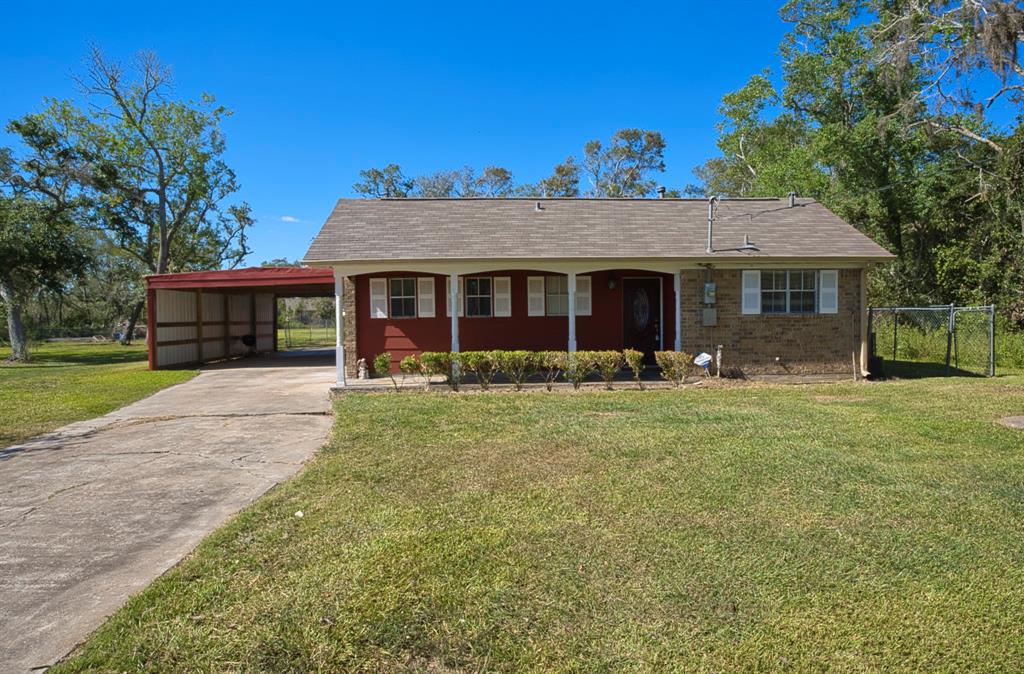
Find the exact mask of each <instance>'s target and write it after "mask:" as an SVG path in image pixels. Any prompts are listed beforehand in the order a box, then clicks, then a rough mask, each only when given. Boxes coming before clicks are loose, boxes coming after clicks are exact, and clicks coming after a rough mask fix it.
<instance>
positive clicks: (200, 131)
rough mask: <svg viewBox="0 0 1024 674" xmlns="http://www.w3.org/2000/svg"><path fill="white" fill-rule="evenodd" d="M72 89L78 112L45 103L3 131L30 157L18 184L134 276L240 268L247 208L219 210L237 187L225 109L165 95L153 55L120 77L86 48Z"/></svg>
mask: <svg viewBox="0 0 1024 674" xmlns="http://www.w3.org/2000/svg"><path fill="white" fill-rule="evenodd" d="M79 84H80V85H81V87H82V90H83V92H84V93H85V95H86V97H87V98H88V99H89V102H90V107H89V108H87V109H86V110H81V109H79V108H77V107H76V106H75V105H74V104H73V103H71V102H69V101H57V100H50V101H48V104H47V106H46V108H45V109H44V110H43V111H42V112H39V113H34V114H30V115H26V116H25V117H23V118H22V119H19V120H15V121H13V122H11V124H10V125H9V130H10V131H12V132H14V133H16V134H18V135H19V136H20V137H21V140H22V141H23V142H24V143H25V145H26V146H27V148H28V150H29V153H28V156H27V157H25V158H24V160H23V161H22V162H21V171H22V173H23V175H24V176H25V178H24V180H23V186H24V187H26V188H28V189H31V190H33V191H35V192H36V193H38V194H45V195H46V196H47V197H48V198H50V199H51V200H53V201H54V202H55V203H57V204H58V206H59V207H60V208H66V209H72V210H75V211H76V212H77V213H78V214H79V215H78V217H79V219H80V220H82V221H84V222H87V223H88V224H89V225H90V226H91V227H93V228H94V229H95V230H96V231H97V232H98V233H100V235H101V236H103V237H104V238H105V239H106V240H107V241H108V242H109V243H110V244H111V245H112V246H113V247H115V248H117V249H119V250H120V251H122V252H123V254H124V255H125V256H127V257H128V258H131V259H132V260H133V261H134V262H135V263H136V264H137V265H138V268H139V270H140V273H157V274H160V273H165V272H168V271H176V270H192V269H213V268H218V267H221V266H229V267H234V266H237V265H238V264H239V263H240V262H241V261H242V260H243V259H244V257H245V255H246V254H248V252H249V248H248V245H247V242H246V232H247V230H248V228H249V227H250V226H251V225H252V224H253V219H252V217H251V214H250V209H249V206H248V205H247V204H245V203H244V202H242V203H238V204H234V205H229V206H225V205H224V201H225V200H226V199H227V198H228V197H230V196H231V195H232V194H233V193H235V192H236V191H237V190H238V189H239V188H238V183H237V180H236V178H235V173H234V171H232V170H231V169H230V168H229V167H228V166H227V164H226V163H225V162H224V160H223V154H224V150H225V141H224V134H223V132H222V131H221V128H220V126H221V123H222V122H223V120H224V119H225V118H226V117H227V116H228V115H229V114H230V113H229V112H228V110H226V109H225V108H224V107H222V106H217V105H216V104H215V101H214V99H213V97H212V96H210V95H203V97H202V98H201V100H200V101H198V102H194V101H181V100H175V99H173V98H171V96H170V94H171V85H172V80H171V74H170V70H169V68H167V67H166V66H164V65H163V64H161V63H160V62H159V61H158V60H157V58H156V56H155V55H153V54H151V53H142V54H140V55H139V56H138V57H137V58H136V59H135V61H134V63H133V67H132V68H131V70H125V69H124V68H123V67H122V66H121V65H120V64H118V63H115V62H111V61H108V60H107V59H105V58H104V56H103V54H102V53H101V52H100V51H99V50H98V49H95V48H94V49H93V51H92V53H91V56H90V60H89V65H88V69H87V72H86V75H85V77H84V78H82V79H81V80H80V81H79ZM55 186H57V187H61V188H64V189H55ZM143 304H144V301H143V298H141V297H139V298H137V300H136V302H135V304H134V305H133V308H132V312H131V315H130V316H129V318H128V329H127V330H126V331H125V335H126V337H125V341H129V340H130V339H131V334H132V331H133V329H134V326H135V322H136V321H137V320H138V318H139V314H140V313H141V310H142V307H143Z"/></svg>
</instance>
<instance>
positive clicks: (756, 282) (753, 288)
mask: <svg viewBox="0 0 1024 674" xmlns="http://www.w3.org/2000/svg"><path fill="white" fill-rule="evenodd" d="M742 313H744V314H759V313H761V271H760V270H758V269H753V270H751V269H745V270H744V271H743V310H742Z"/></svg>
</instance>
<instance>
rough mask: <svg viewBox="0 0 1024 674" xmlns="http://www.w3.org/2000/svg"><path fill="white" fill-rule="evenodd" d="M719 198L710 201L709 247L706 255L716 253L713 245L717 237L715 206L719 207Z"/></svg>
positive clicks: (706, 249) (712, 198)
mask: <svg viewBox="0 0 1024 674" xmlns="http://www.w3.org/2000/svg"><path fill="white" fill-rule="evenodd" d="M718 201H719V197H711V198H710V199H708V245H707V248H705V249H704V250H705V252H706V253H709V254H710V253H714V252H715V247H714V246H713V245H712V241H713V239H714V235H715V206H717V205H718Z"/></svg>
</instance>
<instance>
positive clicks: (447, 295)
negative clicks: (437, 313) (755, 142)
mask: <svg viewBox="0 0 1024 674" xmlns="http://www.w3.org/2000/svg"><path fill="white" fill-rule="evenodd" d="M465 297H466V279H464V278H462V277H461V276H460V277H459V297H458V300H457V301H458V303H459V316H462V315H463V314H464V313H465V307H466V301H465V299H464V298H465ZM451 298H452V277H451V276H447V277H445V279H444V315H445V316H448V317H449V318H451V315H452V302H451Z"/></svg>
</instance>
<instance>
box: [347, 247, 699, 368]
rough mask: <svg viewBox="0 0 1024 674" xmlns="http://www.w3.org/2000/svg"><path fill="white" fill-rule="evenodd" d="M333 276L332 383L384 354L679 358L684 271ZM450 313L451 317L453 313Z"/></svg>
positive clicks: (499, 270)
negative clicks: (664, 354)
mask: <svg viewBox="0 0 1024 674" xmlns="http://www.w3.org/2000/svg"><path fill="white" fill-rule="evenodd" d="M345 271H346V270H337V269H336V270H335V274H336V279H335V290H336V301H337V307H338V308H339V310H340V311H339V312H338V315H336V321H337V323H338V366H339V367H338V377H339V384H340V385H344V384H345V381H346V380H351V379H352V378H353V377H354V376H355V375H356V363H357V362H358V361H359V360H360V359H365V360H366V361H367V362H370V361H372V359H373V358H374V356H376V355H377V354H379V353H383V352H388V353H390V354H391V357H392V369H393V370H395V371H397V368H398V364H399V363H400V361H401V360H402V358H404V357H406V356H409V355H415V354H419V353H422V352H424V351H451V352H460V351H483V350H493V349H508V350H513V349H521V350H528V351H549V350H550V351H567V352H575V351H577V350H622V349H624V348H634V349H637V350H639V351H641V352H643V353H644V354H645V355H646V356H647V360H648V363H649V364H651V365H653V363H654V358H653V354H654V352H655V351H660V350H677V351H678V350H682V348H683V344H682V341H681V335H682V329H681V317H682V315H683V311H682V309H681V304H682V294H681V292H680V287H681V284H682V277H683V272H682V271H681V270H676V271H674V272H672V271H665V270H663V269H649V268H648V269H644V268H636V267H615V268H610V269H593V268H578V269H572V268H570V269H558V268H553V267H551V266H541V267H537V266H529V267H526V268H509V267H507V266H502V267H496V266H492V268H491V269H487V268H483V269H474V270H467V271H461V270H460V271H459V272H449V273H444V274H442V273H437V271H436V270H435V269H430V270H423V269H419V268H415V267H414V268H411V269H410V268H408V267H403V268H402V269H400V270H380V271H376V270H374V271H370V272H368V273H361V274H347V273H345ZM452 307H455V308H456V311H454V312H453V311H452Z"/></svg>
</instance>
